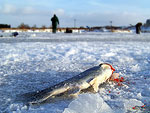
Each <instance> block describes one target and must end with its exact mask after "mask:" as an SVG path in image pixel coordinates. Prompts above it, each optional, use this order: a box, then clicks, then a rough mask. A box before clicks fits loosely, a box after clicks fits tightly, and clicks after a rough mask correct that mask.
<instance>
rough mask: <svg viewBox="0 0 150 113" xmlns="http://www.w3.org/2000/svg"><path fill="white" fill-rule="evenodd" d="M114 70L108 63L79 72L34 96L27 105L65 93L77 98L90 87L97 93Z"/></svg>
mask: <svg viewBox="0 0 150 113" xmlns="http://www.w3.org/2000/svg"><path fill="white" fill-rule="evenodd" d="M114 71H115V69H114V68H113V67H112V65H110V64H108V63H101V64H100V65H98V66H94V67H92V68H89V69H87V70H85V71H84V72H81V73H80V74H78V75H76V76H74V77H72V78H69V79H67V80H65V81H62V82H60V83H58V84H56V85H53V86H50V87H49V88H46V89H44V90H41V91H38V92H36V93H35V94H34V99H33V100H32V101H30V102H29V104H38V103H42V102H44V101H46V100H47V99H49V98H55V97H56V96H58V95H61V94H63V93H66V92H67V94H68V95H70V96H78V95H79V94H80V93H81V92H82V91H83V90H86V89H88V88H90V87H92V88H93V90H94V92H95V93H97V92H98V90H99V85H100V84H103V83H104V82H106V81H107V80H109V78H110V77H111V75H112V74H113V72H114Z"/></svg>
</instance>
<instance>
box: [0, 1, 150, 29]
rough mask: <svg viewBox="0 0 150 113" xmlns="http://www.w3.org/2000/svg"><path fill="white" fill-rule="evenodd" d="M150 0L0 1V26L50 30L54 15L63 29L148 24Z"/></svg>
mask: <svg viewBox="0 0 150 113" xmlns="http://www.w3.org/2000/svg"><path fill="white" fill-rule="evenodd" d="M149 5H150V0H0V23H3V24H4V23H5V24H11V26H12V27H17V26H18V25H19V24H20V23H22V22H23V23H25V24H28V25H30V26H33V25H35V24H36V25H37V26H38V27H41V26H42V25H45V26H50V25H51V21H50V19H51V17H52V16H53V14H54V13H55V14H56V15H57V16H58V18H59V20H60V27H67V26H68V27H73V26H74V20H75V19H76V26H77V27H80V26H103V25H110V21H112V22H113V23H112V24H113V25H125V26H128V25H129V24H133V25H134V24H136V23H137V22H143V23H145V21H146V19H149V18H150V6H149Z"/></svg>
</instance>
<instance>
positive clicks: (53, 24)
mask: <svg viewBox="0 0 150 113" xmlns="http://www.w3.org/2000/svg"><path fill="white" fill-rule="evenodd" d="M51 21H52V32H53V33H56V30H57V25H58V24H59V19H58V17H57V16H56V15H55V14H54V16H53V17H52V18H51Z"/></svg>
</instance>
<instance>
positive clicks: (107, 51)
mask: <svg viewBox="0 0 150 113" xmlns="http://www.w3.org/2000/svg"><path fill="white" fill-rule="evenodd" d="M1 34H2V35H3V37H0V103H1V105H0V112H9V113H20V112H21V113H35V112H36V113H37V112H38V113H91V112H93V113H104V112H107V113H109V112H110V113H120V112H121V113H126V112H139V113H140V112H148V111H150V95H149V94H150V87H149V84H150V71H149V70H150V51H149V50H150V38H149V33H143V34H140V35H136V34H135V33H127V34H126V33H110V32H104V33H101V32H90V33H88V32H84V33H73V34H64V33H57V34H52V33H31V32H30V33H29V32H23V33H19V35H18V36H17V37H11V36H10V33H3V32H1ZM1 34H0V35H1ZM102 62H108V63H110V64H112V65H113V67H114V68H115V69H116V72H118V73H119V74H120V76H122V77H124V78H125V82H123V85H122V86H118V85H117V84H116V83H114V82H109V83H105V84H103V85H101V86H100V89H99V92H98V93H95V94H93V93H84V94H81V95H79V97H77V98H75V99H64V100H58V101H55V102H48V103H45V104H41V105H30V106H29V105H27V104H26V101H25V100H24V99H22V98H23V96H22V95H23V94H26V93H30V92H34V91H39V90H42V89H45V88H47V87H49V86H51V85H54V84H56V83H59V82H61V81H63V80H66V79H68V78H70V77H73V76H75V75H77V74H79V73H80V72H83V71H85V70H86V69H88V68H91V67H93V66H96V65H99V64H100V63H102ZM143 105H146V106H145V107H144V108H143V107H141V106H143ZM134 108H135V109H134Z"/></svg>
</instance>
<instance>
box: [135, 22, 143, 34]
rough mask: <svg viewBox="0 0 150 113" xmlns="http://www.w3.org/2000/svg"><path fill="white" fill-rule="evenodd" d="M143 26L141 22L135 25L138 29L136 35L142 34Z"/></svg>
mask: <svg viewBox="0 0 150 113" xmlns="http://www.w3.org/2000/svg"><path fill="white" fill-rule="evenodd" d="M141 26H142V23H141V22H139V23H137V24H136V25H135V27H136V34H140V32H141Z"/></svg>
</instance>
